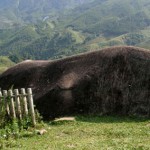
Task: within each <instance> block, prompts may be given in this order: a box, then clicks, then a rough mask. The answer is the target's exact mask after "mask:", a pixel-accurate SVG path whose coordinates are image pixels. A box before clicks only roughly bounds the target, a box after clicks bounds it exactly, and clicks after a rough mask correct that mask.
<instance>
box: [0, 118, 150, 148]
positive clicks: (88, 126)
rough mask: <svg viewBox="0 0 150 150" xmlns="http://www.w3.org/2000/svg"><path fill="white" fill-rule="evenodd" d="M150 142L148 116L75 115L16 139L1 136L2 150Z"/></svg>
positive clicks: (146, 145) (141, 145)
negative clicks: (43, 130) (43, 132)
mask: <svg viewBox="0 0 150 150" xmlns="http://www.w3.org/2000/svg"><path fill="white" fill-rule="evenodd" d="M41 128H44V129H45V130H47V133H45V134H43V135H38V134H37V132H36V131H37V129H41ZM2 130H3V129H0V132H2ZM149 141H150V120H149V119H143V118H133V117H132V118H130V117H118V116H103V117H102V116H76V117H75V120H74V121H66V120H63V121H62V120H61V121H50V122H45V123H43V124H42V125H40V126H39V125H38V126H37V127H36V128H31V127H30V128H28V130H26V131H23V132H21V134H20V135H19V136H18V137H16V138H12V137H10V138H8V139H6V138H4V135H3V136H2V135H1V137H0V145H1V149H2V148H3V149H15V150H16V149H21V150H25V149H35V150H39V149H45V150H60V149H61V150H70V149H78V150H98V149H102V150H103V149H104V150H106V149H111V150H117V149H121V150H123V149H129V150H130V149H138V150H146V149H147V150H148V149H150V142H149Z"/></svg>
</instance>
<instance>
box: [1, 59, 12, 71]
mask: <svg viewBox="0 0 150 150" xmlns="http://www.w3.org/2000/svg"><path fill="white" fill-rule="evenodd" d="M13 65H14V62H12V61H11V60H10V59H9V58H8V57H5V56H0V74H1V73H2V72H3V71H5V70H6V69H8V68H9V67H11V66H13Z"/></svg>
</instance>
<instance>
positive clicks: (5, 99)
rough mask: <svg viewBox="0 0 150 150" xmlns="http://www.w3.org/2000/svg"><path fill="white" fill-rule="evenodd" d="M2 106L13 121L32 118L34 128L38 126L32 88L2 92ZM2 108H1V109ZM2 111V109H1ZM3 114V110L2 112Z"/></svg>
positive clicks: (0, 97) (0, 94) (0, 101)
mask: <svg viewBox="0 0 150 150" xmlns="http://www.w3.org/2000/svg"><path fill="white" fill-rule="evenodd" d="M0 105H4V106H5V107H4V108H5V109H6V113H7V115H8V116H9V117H11V118H12V119H16V118H18V119H20V120H21V119H23V118H24V117H29V116H30V117H31V119H32V124H33V126H35V125H36V120H35V111H34V104H33V96H32V90H31V88H28V89H27V92H26V90H25V89H24V88H22V89H21V90H20V93H19V90H18V89H15V90H8V91H7V90H3V91H1V90H0ZM0 108H1V107H0ZM1 109H2V108H1ZM0 112H1V110H0Z"/></svg>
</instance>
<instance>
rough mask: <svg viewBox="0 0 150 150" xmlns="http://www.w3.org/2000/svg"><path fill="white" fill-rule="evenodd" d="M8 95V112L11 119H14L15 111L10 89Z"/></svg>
mask: <svg viewBox="0 0 150 150" xmlns="http://www.w3.org/2000/svg"><path fill="white" fill-rule="evenodd" d="M8 96H9V97H10V114H11V117H12V118H13V119H16V112H15V106H14V98H13V92H12V90H9V91H8Z"/></svg>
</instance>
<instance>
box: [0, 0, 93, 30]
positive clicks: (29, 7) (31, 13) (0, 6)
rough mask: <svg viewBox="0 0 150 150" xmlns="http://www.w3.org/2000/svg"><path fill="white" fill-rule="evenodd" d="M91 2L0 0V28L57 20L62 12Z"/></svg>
mask: <svg viewBox="0 0 150 150" xmlns="http://www.w3.org/2000/svg"><path fill="white" fill-rule="evenodd" d="M91 1H92V0H0V14H1V16H0V20H1V21H0V28H6V27H7V28H8V27H13V26H20V25H24V24H26V23H31V22H37V20H46V19H49V18H50V19H53V20H55V19H57V17H58V16H59V14H60V13H64V10H69V9H72V8H75V7H76V6H78V5H82V4H84V3H88V2H91Z"/></svg>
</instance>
